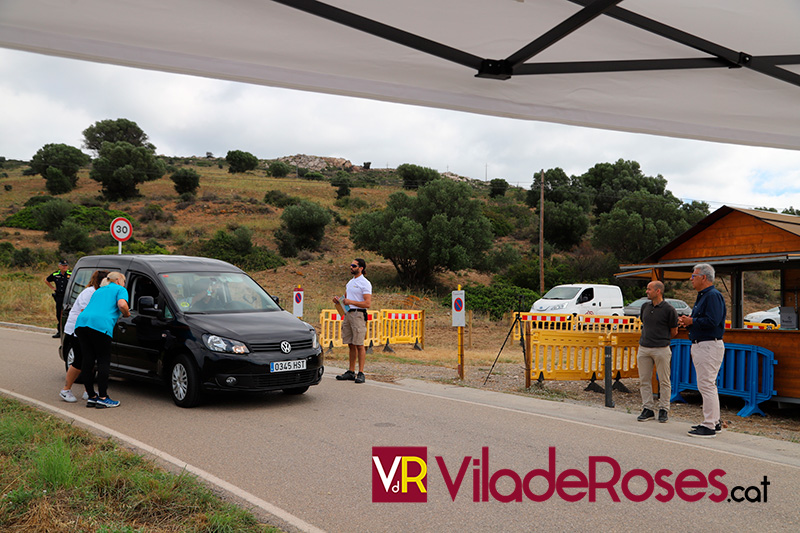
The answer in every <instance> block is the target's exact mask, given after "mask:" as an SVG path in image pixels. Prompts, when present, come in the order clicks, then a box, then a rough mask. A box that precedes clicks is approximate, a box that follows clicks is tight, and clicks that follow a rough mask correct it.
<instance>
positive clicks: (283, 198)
mask: <svg viewBox="0 0 800 533" xmlns="http://www.w3.org/2000/svg"><path fill="white" fill-rule="evenodd" d="M264 203H265V204H269V205H274V206H275V207H287V206H290V205H297V204H299V203H300V198H298V197H297V196H289V195H288V194H286V193H285V192H283V191H278V190H275V189H273V190H270V191H267V192H266V194H264Z"/></svg>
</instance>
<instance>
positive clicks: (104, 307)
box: [75, 272, 131, 409]
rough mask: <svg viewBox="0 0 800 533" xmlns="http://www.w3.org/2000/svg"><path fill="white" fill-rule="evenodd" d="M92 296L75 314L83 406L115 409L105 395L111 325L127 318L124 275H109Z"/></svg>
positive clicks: (109, 361)
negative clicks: (83, 395) (95, 368)
mask: <svg viewBox="0 0 800 533" xmlns="http://www.w3.org/2000/svg"><path fill="white" fill-rule="evenodd" d="M106 282H107V284H105V285H101V287H100V288H99V289H97V290H96V291H95V292H94V294H93V295H92V299H91V300H89V304H88V305H87V306H86V308H85V309H84V310H83V311H82V312H81V314H80V315H78V321H77V322H76V323H75V333H76V334H77V336H78V341H79V342H80V343H81V352H83V364H82V365H81V379H82V380H83V383H84V385H85V386H86V394H88V395H89V399H88V400H86V407H96V408H98V409H104V408H107V407H117V406H119V402H118V401H116V400H112V399H111V398H109V396H108V371H109V369H110V367H111V337H112V335H113V333H114V325H115V324H116V323H117V319H118V318H119V316H120V315H122V316H125V317H127V316H130V314H131V313H130V310H129V309H128V291H127V290H125V276H124V275H123V274H122V273H121V272H111V273H109V274H108V276H107V277H106V279H104V280H103V283H106ZM95 363H96V364H97V390H98V392H95V391H94V373H93V372H92V370H93V369H94V366H95Z"/></svg>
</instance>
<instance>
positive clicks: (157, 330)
mask: <svg viewBox="0 0 800 533" xmlns="http://www.w3.org/2000/svg"><path fill="white" fill-rule="evenodd" d="M95 270H109V271H111V270H117V271H120V272H122V273H123V274H125V277H126V288H127V289H128V296H129V304H130V310H131V316H130V317H128V318H124V317H120V319H119V320H118V321H117V324H116V325H115V326H114V335H113V341H112V345H111V346H112V348H111V374H112V375H117V376H124V377H126V378H136V379H143V380H148V381H157V382H164V383H166V384H168V385H169V389H170V391H171V393H172V399H173V400H174V401H175V403H176V404H177V405H179V406H181V407H192V406H194V405H196V404H197V403H198V402H199V400H200V397H201V394H202V392H203V391H204V390H218V391H271V390H282V391H284V392H285V393H287V394H303V393H304V392H306V391H307V390H308V388H309V387H310V386H311V385H316V384H318V383H319V382H320V380H321V379H322V374H323V372H324V366H323V363H324V360H323V359H324V358H323V354H322V348H321V347H320V345H319V341H318V339H317V333H316V330H315V329H314V327H313V326H312V325H310V324H308V323H306V322H303V321H302V320H299V319H297V318H296V317H294V316H293V315H291V314H290V313H288V312H286V311H284V310H283V309H281V308H280V306H279V305H278V304H277V303H276V301H275V300H274V299H273V298H272V297H271V296H270V295H269V294H268V293H267V292H266V291H265V290H264V289H263V288H261V286H260V285H259V284H258V283H256V282H255V281H253V279H251V278H250V277H249V276H248V275H247V274H245V273H244V272H243V271H242V270H241V269H239V268H237V267H235V266H233V265H231V264H228V263H226V262H224V261H218V260H216V259H207V258H203V257H187V256H175V255H97V256H86V257H82V258H81V259H80V260H78V262H77V263H76V264H75V266H74V268H73V269H72V277H71V278H70V281H69V285H68V286H67V292H66V295H65V297H64V312H63V315H62V316H63V317H64V319H65V320H66V317H67V316H68V314H69V310H70V309H71V307H72V304H73V302H75V299H76V298H77V297H78V294H80V292H81V291H82V290H83V289H84V288H85V287H86V285H87V284H88V282H89V278H90V277H91V276H92V273H93V272H94V271H95ZM62 331H63V328H62ZM59 352H60V353H61V352H62V350H59ZM71 357H72V351H71V350H70V353H68V354H63V353H61V358H62V359H63V360H64V362H65V364H67V365H68V364H69V363H70V362H71Z"/></svg>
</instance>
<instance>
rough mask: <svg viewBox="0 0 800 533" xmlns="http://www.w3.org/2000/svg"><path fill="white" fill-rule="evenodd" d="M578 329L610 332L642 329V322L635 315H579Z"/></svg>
mask: <svg viewBox="0 0 800 533" xmlns="http://www.w3.org/2000/svg"><path fill="white" fill-rule="evenodd" d="M576 318H577V324H576V329H581V330H582V331H595V332H609V331H626V332H627V331H635V332H639V331H641V330H642V322H641V321H640V320H639V319H638V318H636V317H635V316H601V315H578V316H577V317H576Z"/></svg>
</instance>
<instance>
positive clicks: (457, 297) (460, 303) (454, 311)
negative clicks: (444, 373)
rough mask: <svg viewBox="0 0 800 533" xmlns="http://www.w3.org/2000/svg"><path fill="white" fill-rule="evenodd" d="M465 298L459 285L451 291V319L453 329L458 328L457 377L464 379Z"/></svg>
mask: <svg viewBox="0 0 800 533" xmlns="http://www.w3.org/2000/svg"><path fill="white" fill-rule="evenodd" d="M465 301H466V297H465V294H464V291H462V290H461V285H459V286H458V290H457V291H453V305H452V306H451V308H450V311H451V316H452V317H453V327H457V328H458V377H459V379H464V326H465V325H466V311H465V310H464V307H465V305H464V302H465Z"/></svg>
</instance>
